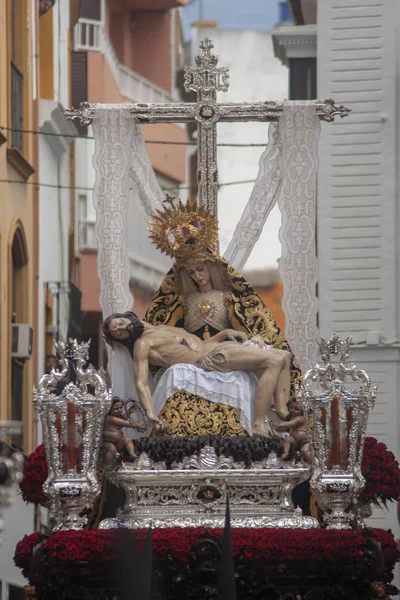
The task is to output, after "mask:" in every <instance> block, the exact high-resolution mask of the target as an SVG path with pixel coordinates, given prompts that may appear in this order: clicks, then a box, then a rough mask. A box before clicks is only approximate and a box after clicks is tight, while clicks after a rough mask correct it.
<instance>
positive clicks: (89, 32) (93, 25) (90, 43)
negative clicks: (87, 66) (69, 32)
mask: <svg viewBox="0 0 400 600" xmlns="http://www.w3.org/2000/svg"><path fill="white" fill-rule="evenodd" d="M102 33H103V26H102V24H101V23H100V22H99V21H92V20H91V19H79V23H78V24H77V25H76V26H75V30H74V36H75V50H101V48H102V39H101V38H102Z"/></svg>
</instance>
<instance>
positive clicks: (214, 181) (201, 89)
mask: <svg viewBox="0 0 400 600" xmlns="http://www.w3.org/2000/svg"><path fill="white" fill-rule="evenodd" d="M212 48H213V44H212V43H211V41H210V40H209V39H207V38H206V39H205V40H203V41H202V42H201V43H200V53H199V54H198V55H197V56H196V58H195V63H196V65H195V66H193V67H192V66H191V67H185V83H184V86H185V90H186V92H190V91H192V92H196V94H197V99H196V102H176V103H169V104H161V103H160V104H142V103H140V104H130V105H128V108H129V111H130V112H131V114H132V117H133V118H134V120H135V121H136V122H137V123H140V124H145V123H188V122H190V121H196V122H197V140H198V141H197V156H198V161H197V165H198V168H197V184H198V202H199V205H205V206H207V207H208V208H209V209H210V210H211V211H212V212H213V213H214V214H215V215H217V197H218V166H217V123H218V122H248V121H277V120H278V119H279V117H280V115H281V114H282V110H283V102H275V101H268V100H267V101H266V102H226V103H218V102H217V92H226V91H227V90H228V87H229V70H228V68H227V67H218V57H217V56H216V55H215V54H213V53H212V52H211V50H212ZM110 107H111V108H113V106H112V105H111V106H110ZM118 107H119V105H115V107H114V108H118ZM95 109H96V105H95V104H89V103H88V102H83V103H81V105H80V108H79V109H74V108H72V109H68V110H66V111H65V115H66V116H67V118H68V119H71V120H72V119H75V118H79V119H80V121H81V124H82V125H89V124H90V123H91V122H92V119H93V116H94V112H95ZM316 111H317V115H318V117H319V118H320V119H321V120H323V121H333V120H334V117H335V116H336V115H340V116H341V117H345V116H347V115H348V113H349V109H347V108H346V107H344V106H336V105H335V104H334V101H333V100H332V99H327V100H325V101H323V102H320V101H317V102H316Z"/></svg>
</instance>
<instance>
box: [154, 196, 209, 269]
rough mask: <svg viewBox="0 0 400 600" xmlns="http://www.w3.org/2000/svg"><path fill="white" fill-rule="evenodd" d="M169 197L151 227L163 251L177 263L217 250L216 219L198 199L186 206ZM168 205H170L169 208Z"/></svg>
mask: <svg viewBox="0 0 400 600" xmlns="http://www.w3.org/2000/svg"><path fill="white" fill-rule="evenodd" d="M173 200H174V198H172V197H171V196H168V195H167V198H166V199H165V201H164V207H163V208H162V209H158V210H157V211H156V213H155V216H154V218H153V221H151V223H150V227H149V232H150V233H149V237H150V239H151V240H152V242H153V243H154V244H155V245H156V246H157V248H158V249H159V250H161V252H163V253H164V254H166V255H167V256H171V257H172V258H174V259H175V260H176V261H179V262H182V261H186V260H193V259H194V258H196V257H198V256H200V255H201V254H204V253H205V252H206V251H207V250H211V251H212V252H217V251H218V225H217V219H216V216H215V215H213V214H212V213H211V212H210V211H209V210H208V209H207V208H206V207H205V206H200V207H198V206H197V201H196V200H188V201H187V202H186V203H185V204H184V203H183V202H181V201H180V200H178V202H177V203H176V204H173ZM167 204H169V206H167Z"/></svg>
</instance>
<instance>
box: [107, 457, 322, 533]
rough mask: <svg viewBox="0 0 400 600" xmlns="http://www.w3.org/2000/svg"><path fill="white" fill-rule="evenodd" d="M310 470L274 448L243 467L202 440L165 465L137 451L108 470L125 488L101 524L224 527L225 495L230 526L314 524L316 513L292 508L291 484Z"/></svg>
mask: <svg viewBox="0 0 400 600" xmlns="http://www.w3.org/2000/svg"><path fill="white" fill-rule="evenodd" d="M309 475H310V468H309V466H308V465H304V464H303V463H300V464H297V465H296V464H294V463H283V462H282V461H281V460H280V459H279V458H278V457H277V456H276V454H274V453H271V455H270V456H269V457H268V458H267V459H265V460H264V461H261V462H254V463H252V465H251V467H250V468H246V467H245V465H244V464H243V463H235V462H234V460H233V459H232V458H230V457H226V456H220V457H218V456H217V455H216V453H215V450H214V449H213V448H212V447H211V446H205V447H204V448H203V449H202V451H201V452H200V454H199V455H193V456H190V457H188V458H186V459H185V460H184V461H183V462H181V463H178V464H173V465H172V469H168V470H167V469H166V467H165V464H164V463H154V462H153V461H151V460H150V459H149V457H148V456H147V455H146V454H141V455H140V457H139V458H138V459H137V460H136V461H135V462H134V463H130V464H129V463H122V465H121V468H119V469H118V470H109V471H108V472H106V476H107V478H108V479H109V480H110V481H111V482H112V483H114V484H115V485H117V486H119V487H121V488H122V489H123V490H124V491H125V493H126V503H125V505H124V507H123V508H122V509H121V510H120V511H119V513H118V515H117V518H116V519H106V520H104V521H102V522H101V523H100V528H101V529H109V528H114V527H127V528H131V529H140V528H146V527H149V526H153V527H159V528H164V527H211V528H214V527H223V525H224V520H225V507H226V501H227V499H229V505H230V512H231V523H232V526H233V527H254V528H257V527H284V528H289V527H295V528H301V529H310V528H314V527H318V522H317V520H316V519H314V518H312V517H303V516H302V514H301V511H300V510H299V509H297V510H296V509H294V507H293V503H292V499H291V493H292V490H293V488H294V487H295V486H296V485H297V484H298V483H301V482H302V481H304V480H306V479H307V478H308V477H309Z"/></svg>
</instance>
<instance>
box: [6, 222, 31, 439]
mask: <svg viewBox="0 0 400 600" xmlns="http://www.w3.org/2000/svg"><path fill="white" fill-rule="evenodd" d="M27 263H28V258H27V252H26V244H25V238H24V234H23V232H22V230H21V229H20V228H18V229H17V230H16V232H15V234H14V239H13V243H12V246H11V315H10V319H11V322H13V323H24V322H25V319H26V315H25V299H26V295H27V284H26V265H27ZM24 366H25V363H24V361H23V360H20V359H17V358H13V359H12V360H11V418H12V420H15V421H22V420H23V412H24V411H23V406H24V402H23V391H24ZM12 440H13V442H14V444H16V445H17V446H18V447H19V448H23V435H22V434H16V435H13V437H12Z"/></svg>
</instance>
